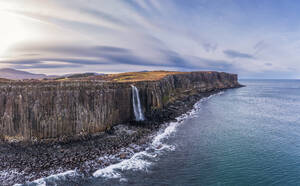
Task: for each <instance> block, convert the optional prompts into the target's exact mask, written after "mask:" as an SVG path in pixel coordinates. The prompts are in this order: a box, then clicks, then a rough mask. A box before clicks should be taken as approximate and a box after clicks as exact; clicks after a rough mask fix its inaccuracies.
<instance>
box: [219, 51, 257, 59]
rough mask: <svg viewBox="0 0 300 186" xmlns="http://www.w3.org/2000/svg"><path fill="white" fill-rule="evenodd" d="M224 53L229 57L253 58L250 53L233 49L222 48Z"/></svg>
mask: <svg viewBox="0 0 300 186" xmlns="http://www.w3.org/2000/svg"><path fill="white" fill-rule="evenodd" d="M223 52H224V54H225V55H227V56H228V57H230V58H248V59H254V56H253V55H251V54H246V53H242V52H239V51H235V50H224V51H223Z"/></svg>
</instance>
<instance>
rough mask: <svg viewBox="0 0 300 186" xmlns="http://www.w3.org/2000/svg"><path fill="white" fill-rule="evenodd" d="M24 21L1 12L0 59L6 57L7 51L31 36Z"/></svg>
mask: <svg viewBox="0 0 300 186" xmlns="http://www.w3.org/2000/svg"><path fill="white" fill-rule="evenodd" d="M22 21H23V20H22V18H20V17H19V16H17V15H14V14H12V13H9V12H5V11H1V10H0V24H1V29H0V57H3V56H5V52H6V51H7V49H9V48H10V47H12V46H13V45H15V44H16V43H17V42H21V41H24V40H26V39H28V38H29V36H30V35H31V33H30V32H29V30H28V28H26V26H25V24H24V23H23V22H22Z"/></svg>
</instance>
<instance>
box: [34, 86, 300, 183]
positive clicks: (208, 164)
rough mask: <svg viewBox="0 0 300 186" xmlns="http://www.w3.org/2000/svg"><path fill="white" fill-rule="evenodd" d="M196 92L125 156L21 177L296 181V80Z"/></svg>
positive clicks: (299, 142)
mask: <svg viewBox="0 0 300 186" xmlns="http://www.w3.org/2000/svg"><path fill="white" fill-rule="evenodd" d="M240 82H241V84H244V85H246V87H243V88H238V89H230V90H226V91H223V92H220V93H218V94H216V95H213V96H210V97H208V98H205V99H202V100H201V101H199V102H198V103H197V104H195V106H194V109H193V110H192V111H190V112H189V113H187V114H185V115H183V116H181V117H179V118H177V121H176V122H171V123H168V124H166V127H164V128H162V130H161V131H160V132H159V133H158V134H156V135H155V136H153V140H152V143H151V144H149V147H148V148H147V149H146V150H145V151H143V152H138V153H136V154H135V155H134V156H133V157H132V158H131V159H129V160H124V161H122V162H120V163H116V164H114V165H111V166H109V167H107V168H105V169H100V170H98V171H96V172H94V174H93V176H90V177H85V176H82V175H77V174H76V171H75V172H74V171H70V172H67V173H65V174H61V175H53V176H51V177H48V178H44V179H40V180H37V181H35V182H33V183H30V184H29V185H45V184H47V185H91V186H96V185H138V186H141V185H172V186H173V185H191V186H192V185H205V186H206V185H300V80H241V81H240Z"/></svg>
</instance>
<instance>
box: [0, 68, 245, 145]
mask: <svg viewBox="0 0 300 186" xmlns="http://www.w3.org/2000/svg"><path fill="white" fill-rule="evenodd" d="M137 74H138V75H137ZM144 74H147V76H148V78H145V77H147V76H142V75H144ZM140 77H143V78H140ZM132 84H134V85H135V86H136V87H137V88H138V89H139V93H140V98H141V105H142V108H143V112H144V113H145V116H146V117H147V118H148V120H151V119H152V118H151V117H153V112H154V111H159V110H160V109H163V108H164V107H165V106H166V105H167V104H169V103H171V102H174V101H176V100H177V99H179V97H181V96H182V95H192V94H197V93H200V92H209V91H213V90H220V89H226V88H234V87H238V86H240V85H239V83H238V80H237V75H235V74H228V73H219V72H189V73H180V72H149V73H148V72H147V73H135V75H132V74H131V75H128V74H127V75H124V74H123V76H118V75H111V76H97V77H94V78H91V77H89V78H86V79H77V80H76V79H74V80H70V81H68V80H66V81H0V135H1V137H2V138H5V139H19V140H35V139H50V138H51V139H57V138H62V137H67V136H69V137H70V136H75V135H80V134H94V133H97V132H101V131H104V130H107V129H109V128H110V127H111V126H113V125H116V124H119V123H127V122H130V121H133V120H134V115H133V106H132V90H131V86H130V85H132Z"/></svg>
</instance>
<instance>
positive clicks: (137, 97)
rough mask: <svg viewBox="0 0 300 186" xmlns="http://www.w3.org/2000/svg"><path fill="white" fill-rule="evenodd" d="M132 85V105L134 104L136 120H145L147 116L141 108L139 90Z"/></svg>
mask: <svg viewBox="0 0 300 186" xmlns="http://www.w3.org/2000/svg"><path fill="white" fill-rule="evenodd" d="M131 87H132V105H133V112H134V116H135V120H136V121H143V120H144V119H145V118H144V114H143V112H142V108H141V102H140V95H139V90H138V89H137V88H136V87H135V86H133V85H131Z"/></svg>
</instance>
